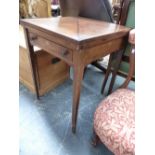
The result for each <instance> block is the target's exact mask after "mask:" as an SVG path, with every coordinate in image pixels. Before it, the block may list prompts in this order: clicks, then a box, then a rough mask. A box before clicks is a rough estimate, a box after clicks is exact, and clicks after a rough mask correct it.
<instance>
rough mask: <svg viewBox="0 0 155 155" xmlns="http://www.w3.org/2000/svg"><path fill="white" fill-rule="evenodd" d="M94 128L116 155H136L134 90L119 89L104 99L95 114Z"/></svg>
mask: <svg viewBox="0 0 155 155" xmlns="http://www.w3.org/2000/svg"><path fill="white" fill-rule="evenodd" d="M94 130H95V132H96V134H97V135H98V137H99V138H100V140H101V141H102V142H103V143H104V144H105V145H106V146H107V147H108V148H109V150H111V151H112V152H113V153H114V154H115V155H134V152H135V93H134V91H132V90H129V89H118V90H117V91H115V92H114V93H112V94H111V95H109V96H108V97H107V98H106V99H104V100H103V101H102V102H101V103H100V104H99V106H98V108H97V109H96V111H95V114H94Z"/></svg>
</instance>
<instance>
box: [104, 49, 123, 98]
mask: <svg viewBox="0 0 155 155" xmlns="http://www.w3.org/2000/svg"><path fill="white" fill-rule="evenodd" d="M123 53H124V51H123V50H121V51H119V52H118V53H117V57H116V62H117V63H116V64H115V65H114V67H113V72H112V79H111V82H110V86H109V90H108V94H107V95H109V94H110V93H111V92H112V89H113V86H114V83H115V79H116V76H117V72H118V70H119V67H120V64H121V60H122V56H123Z"/></svg>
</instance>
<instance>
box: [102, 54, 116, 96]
mask: <svg viewBox="0 0 155 155" xmlns="http://www.w3.org/2000/svg"><path fill="white" fill-rule="evenodd" d="M114 57H115V54H114V53H112V54H110V58H109V63H108V67H107V70H106V73H105V77H104V80H103V84H102V88H101V94H103V93H104V89H105V86H106V83H107V81H108V77H109V74H110V72H111V67H112V61H113V59H114Z"/></svg>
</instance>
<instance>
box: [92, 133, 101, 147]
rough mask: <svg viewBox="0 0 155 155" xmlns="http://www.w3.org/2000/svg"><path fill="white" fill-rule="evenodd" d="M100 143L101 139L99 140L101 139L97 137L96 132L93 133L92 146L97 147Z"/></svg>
mask: <svg viewBox="0 0 155 155" xmlns="http://www.w3.org/2000/svg"><path fill="white" fill-rule="evenodd" d="M99 141H100V139H99V137H98V136H97V134H96V133H95V131H94V132H93V139H92V145H93V146H94V147H95V146H96V145H97V144H98V142H99Z"/></svg>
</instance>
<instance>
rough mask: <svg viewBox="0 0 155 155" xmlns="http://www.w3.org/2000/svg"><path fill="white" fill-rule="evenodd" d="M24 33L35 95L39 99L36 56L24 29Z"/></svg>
mask: <svg viewBox="0 0 155 155" xmlns="http://www.w3.org/2000/svg"><path fill="white" fill-rule="evenodd" d="M24 33H25V39H26V44H27V48H28V52H29V53H28V55H29V60H30V66H31V71H32V77H33V82H34V87H35V92H36V97H37V99H39V83H38V80H37V76H38V75H37V73H38V70H37V65H36V57H35V53H34V49H33V46H32V45H31V44H30V41H29V35H28V30H27V29H24Z"/></svg>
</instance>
